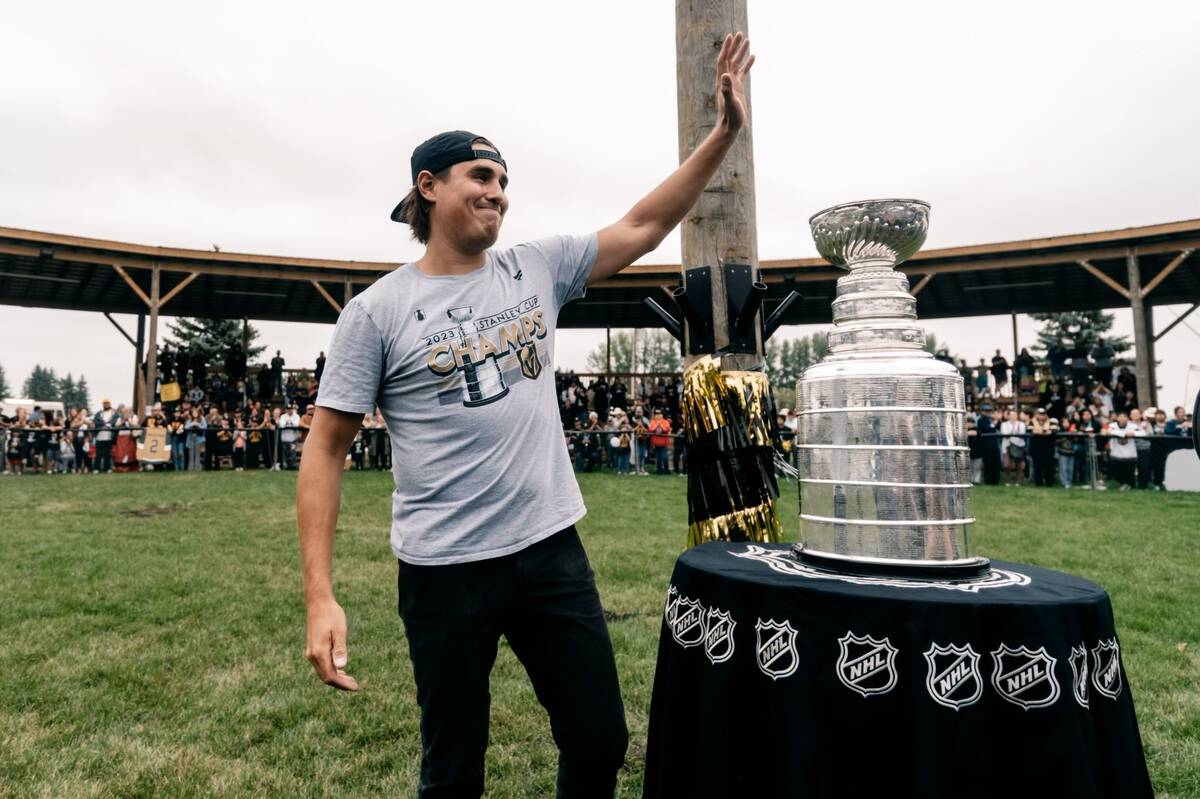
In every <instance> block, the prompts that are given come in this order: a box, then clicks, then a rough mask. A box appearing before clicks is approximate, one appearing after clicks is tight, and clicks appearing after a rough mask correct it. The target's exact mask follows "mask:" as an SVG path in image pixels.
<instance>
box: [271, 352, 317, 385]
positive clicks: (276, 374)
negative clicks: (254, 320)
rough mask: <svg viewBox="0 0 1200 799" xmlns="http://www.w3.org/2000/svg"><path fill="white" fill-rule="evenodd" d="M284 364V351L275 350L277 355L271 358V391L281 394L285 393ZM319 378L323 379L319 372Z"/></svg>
mask: <svg viewBox="0 0 1200 799" xmlns="http://www.w3.org/2000/svg"><path fill="white" fill-rule="evenodd" d="M283 364H284V360H283V352H282V351H281V350H275V357H274V358H272V359H271V391H272V392H273V393H275V394H279V395H280V396H282V395H283ZM317 379H318V380H320V379H321V377H320V375H319V374H318V376H317Z"/></svg>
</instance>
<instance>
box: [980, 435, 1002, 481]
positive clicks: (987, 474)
mask: <svg viewBox="0 0 1200 799" xmlns="http://www.w3.org/2000/svg"><path fill="white" fill-rule="evenodd" d="M983 482H985V483H987V484H988V485H990V486H994V485H999V484H1000V448H999V447H997V446H995V445H992V446H988V445H987V444H984V445H983Z"/></svg>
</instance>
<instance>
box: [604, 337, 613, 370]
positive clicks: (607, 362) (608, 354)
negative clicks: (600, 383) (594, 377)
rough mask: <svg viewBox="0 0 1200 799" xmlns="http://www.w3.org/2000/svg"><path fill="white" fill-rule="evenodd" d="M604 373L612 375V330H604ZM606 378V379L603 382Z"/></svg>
mask: <svg viewBox="0 0 1200 799" xmlns="http://www.w3.org/2000/svg"><path fill="white" fill-rule="evenodd" d="M604 371H605V373H607V374H612V328H611V327H606V328H604ZM607 379H608V378H607V377H606V378H605V380H607Z"/></svg>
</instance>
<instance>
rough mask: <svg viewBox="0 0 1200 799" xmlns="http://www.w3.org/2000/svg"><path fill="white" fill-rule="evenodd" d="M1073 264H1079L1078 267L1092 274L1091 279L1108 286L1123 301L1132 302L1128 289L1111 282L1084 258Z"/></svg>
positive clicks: (1109, 278) (1110, 279)
mask: <svg viewBox="0 0 1200 799" xmlns="http://www.w3.org/2000/svg"><path fill="white" fill-rule="evenodd" d="M1075 263H1077V264H1079V265H1080V266H1082V267H1083V268H1084V269H1086V270H1087V271H1088V272H1090V273H1091V274H1092V277H1094V278H1096V279H1097V280H1099V281H1100V282H1101V283H1103V284H1104V285H1106V286H1108V287H1109V288H1110V289H1112V290H1113V291H1115V292H1117V293H1118V294H1120V295H1121V296H1122V297H1124V298H1125V299H1127V300H1132V299H1133V294H1131V293H1130V291H1129V289H1127V288H1125V287H1124V286H1122V285H1121V284H1120V283H1118V282H1117V281H1115V280H1113V279H1112V278H1111V277H1109V276H1108V275H1106V274H1104V273H1103V272H1101V271H1100V270H1099V269H1097V268H1096V267H1094V266H1092V265H1091V264H1090V263H1088V261H1087V259H1086V258H1080V259H1079V260H1078V261H1076V262H1075Z"/></svg>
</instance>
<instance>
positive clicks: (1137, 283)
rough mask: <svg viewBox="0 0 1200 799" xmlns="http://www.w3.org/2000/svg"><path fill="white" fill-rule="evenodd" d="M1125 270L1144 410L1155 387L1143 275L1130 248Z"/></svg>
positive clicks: (1140, 395)
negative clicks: (1143, 290) (1153, 384)
mask: <svg viewBox="0 0 1200 799" xmlns="http://www.w3.org/2000/svg"><path fill="white" fill-rule="evenodd" d="M1125 270H1126V271H1127V272H1128V273H1129V291H1128V296H1129V308H1130V310H1132V311H1133V343H1134V352H1135V353H1136V354H1135V356H1134V357H1136V358H1137V363H1136V364H1135V366H1136V367H1137V401H1138V407H1139V408H1142V409H1143V410H1144V409H1146V408H1149V407H1150V406H1151V405H1152V404H1153V397H1154V387H1153V386H1152V385H1151V382H1152V379H1153V378H1151V376H1150V359H1151V357H1152V356H1151V354H1150V334H1149V331H1148V330H1147V328H1146V310H1145V306H1143V305H1142V274H1141V270H1139V269H1138V257H1137V253H1136V252H1135V251H1134V250H1133V248H1130V249H1129V250H1127V251H1126V254H1125Z"/></svg>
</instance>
